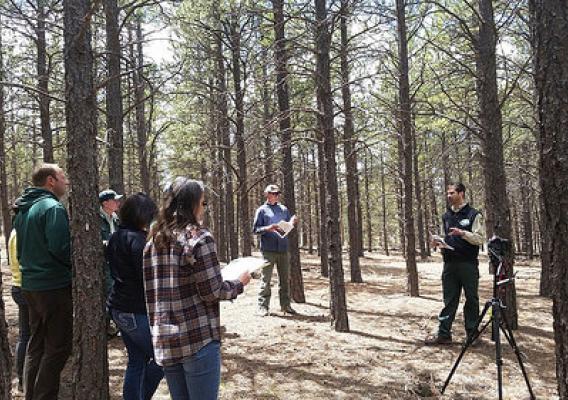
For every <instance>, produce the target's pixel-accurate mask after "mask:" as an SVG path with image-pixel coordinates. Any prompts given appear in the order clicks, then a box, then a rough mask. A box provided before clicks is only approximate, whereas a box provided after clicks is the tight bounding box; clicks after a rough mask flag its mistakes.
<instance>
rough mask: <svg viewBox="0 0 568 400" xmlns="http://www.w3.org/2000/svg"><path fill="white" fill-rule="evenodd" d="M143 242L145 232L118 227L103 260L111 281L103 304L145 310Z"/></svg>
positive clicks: (140, 312) (138, 310) (136, 310)
mask: <svg viewBox="0 0 568 400" xmlns="http://www.w3.org/2000/svg"><path fill="white" fill-rule="evenodd" d="M145 245H146V232H144V231H142V230H139V229H133V228H129V227H125V226H120V227H119V229H118V230H117V231H116V232H114V233H113V234H112V235H111V237H110V239H109V241H108V246H107V248H106V259H107V261H108V263H109V266H110V273H111V275H112V278H113V280H114V284H113V286H112V289H111V291H110V294H109V297H108V300H107V305H108V306H109V307H110V308H114V309H117V310H119V311H122V312H130V313H136V314H145V313H146V303H145V300H144V281H143V275H142V253H143V251H144V246H145Z"/></svg>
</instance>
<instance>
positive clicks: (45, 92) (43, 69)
mask: <svg viewBox="0 0 568 400" xmlns="http://www.w3.org/2000/svg"><path fill="white" fill-rule="evenodd" d="M45 3H46V0H37V26H36V36H37V40H36V48H37V78H38V85H37V88H38V91H39V95H38V99H39V119H40V122H41V137H42V148H43V160H44V161H45V162H48V163H52V162H53V137H52V134H51V121H50V114H49V102H50V98H49V69H48V66H47V41H46V38H45V31H46V29H45V19H46V11H45V6H46V4H45Z"/></svg>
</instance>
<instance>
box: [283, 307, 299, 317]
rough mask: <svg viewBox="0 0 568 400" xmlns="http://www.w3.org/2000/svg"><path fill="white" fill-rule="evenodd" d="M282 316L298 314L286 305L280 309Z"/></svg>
mask: <svg viewBox="0 0 568 400" xmlns="http://www.w3.org/2000/svg"><path fill="white" fill-rule="evenodd" d="M280 310H281V311H282V312H283V313H284V314H290V315H296V314H298V312H297V311H296V310H294V309H293V308H292V307H291V306H290V305H287V306H286V307H282V308H281V309H280Z"/></svg>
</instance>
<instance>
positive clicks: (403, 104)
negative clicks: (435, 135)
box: [396, 0, 419, 296]
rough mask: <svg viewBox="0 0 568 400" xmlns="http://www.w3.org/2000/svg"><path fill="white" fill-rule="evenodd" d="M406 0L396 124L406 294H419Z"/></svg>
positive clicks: (401, 6) (400, 26)
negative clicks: (404, 240)
mask: <svg viewBox="0 0 568 400" xmlns="http://www.w3.org/2000/svg"><path fill="white" fill-rule="evenodd" d="M405 8H406V6H405V0H396V15H397V33H398V68H399V71H398V72H399V81H398V92H399V101H400V109H399V118H400V123H399V126H400V128H401V144H402V151H401V154H402V156H403V160H402V163H403V170H402V173H403V175H402V177H403V178H402V181H403V193H402V195H403V201H404V232H405V239H406V248H405V253H404V254H405V258H406V273H407V286H408V293H409V294H410V295H411V296H419V288H418V270H417V267H416V237H415V233H414V210H413V203H412V120H411V110H410V85H409V82H408V71H409V68H408V39H407V36H406V15H405Z"/></svg>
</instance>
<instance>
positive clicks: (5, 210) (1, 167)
mask: <svg viewBox="0 0 568 400" xmlns="http://www.w3.org/2000/svg"><path fill="white" fill-rule="evenodd" d="M0 22H1V21H0ZM1 26H2V25H1V24H0V82H3V81H4V79H5V78H4V61H3V57H2V56H3V52H2V51H3V47H2V45H3V43H2V30H1V29H2V28H1ZM4 112H5V111H4V85H2V84H1V83H0V211H1V212H2V230H3V232H4V240H5V244H6V247H5V248H6V249H7V248H8V239H9V238H10V232H11V231H12V219H11V218H10V206H9V204H8V176H7V174H6V161H7V158H6V148H5V146H4V143H5V139H6V119H5V116H4V115H5V114H4ZM12 157H15V153H13V155H12ZM14 193H15V192H14ZM0 293H2V292H1V291H0ZM0 297H1V296H0ZM2 321H3V319H0V324H1V323H2Z"/></svg>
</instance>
